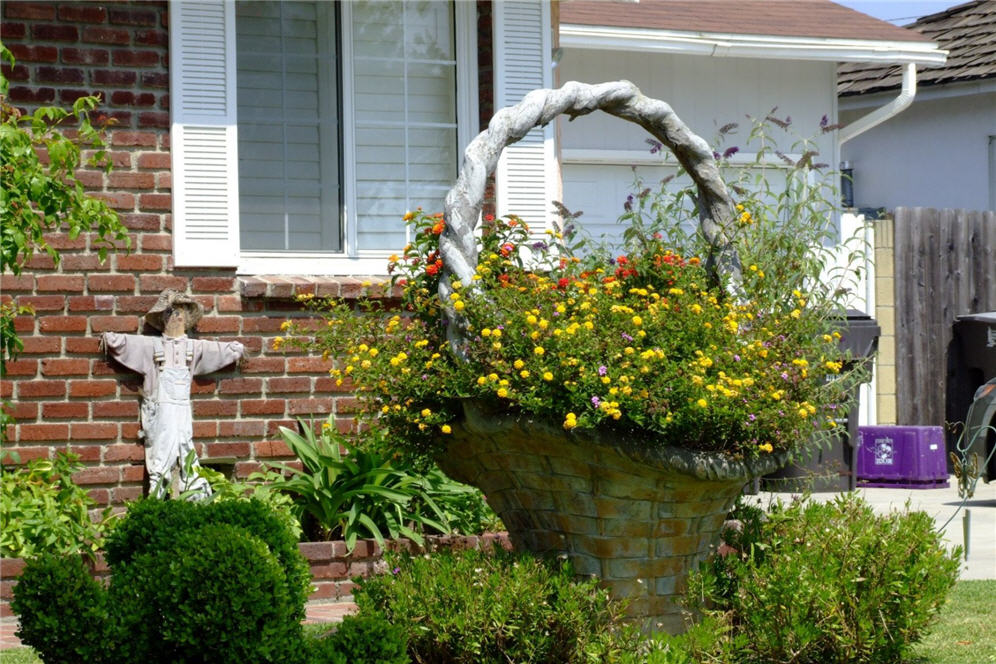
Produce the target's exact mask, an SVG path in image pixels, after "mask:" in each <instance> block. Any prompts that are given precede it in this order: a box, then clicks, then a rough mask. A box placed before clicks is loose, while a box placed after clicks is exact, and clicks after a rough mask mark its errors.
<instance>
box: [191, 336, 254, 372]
mask: <svg viewBox="0 0 996 664" xmlns="http://www.w3.org/2000/svg"><path fill="white" fill-rule="evenodd" d="M244 353H245V346H243V345H242V344H241V343H239V342H238V341H202V340H200V339H197V340H196V341H194V361H193V364H192V365H191V371H192V372H193V374H194V375H195V376H201V375H203V374H209V373H211V372H212V371H217V370H218V369H221V368H223V367H227V366H228V365H229V364H232V363H234V362H238V361H239V359H241V357H242V355H243V354H244Z"/></svg>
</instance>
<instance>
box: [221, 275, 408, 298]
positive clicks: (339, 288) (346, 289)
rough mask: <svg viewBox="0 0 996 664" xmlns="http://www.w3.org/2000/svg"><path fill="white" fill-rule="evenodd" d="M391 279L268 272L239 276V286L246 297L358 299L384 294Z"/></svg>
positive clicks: (395, 293) (398, 289)
mask: <svg viewBox="0 0 996 664" xmlns="http://www.w3.org/2000/svg"><path fill="white" fill-rule="evenodd" d="M390 283H391V280H390V278H388V277H384V276H371V277H301V276H292V275H279V274H265V275H257V276H252V277H238V278H237V280H236V285H237V287H238V290H239V293H240V294H241V295H242V297H244V298H252V299H263V300H292V299H294V298H296V297H297V296H299V295H314V296H315V297H339V298H343V299H347V300H356V299H359V298H360V297H363V296H364V295H367V296H371V297H383V294H384V293H385V288H389V287H390ZM389 296H390V297H394V298H400V297H401V287H400V286H395V287H394V288H393V289H392V290H391V292H390V293H389Z"/></svg>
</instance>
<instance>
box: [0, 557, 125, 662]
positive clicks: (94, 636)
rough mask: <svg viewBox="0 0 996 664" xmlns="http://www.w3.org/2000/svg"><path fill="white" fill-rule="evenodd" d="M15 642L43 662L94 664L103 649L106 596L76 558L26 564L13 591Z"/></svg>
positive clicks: (33, 561)
mask: <svg viewBox="0 0 996 664" xmlns="http://www.w3.org/2000/svg"><path fill="white" fill-rule="evenodd" d="M11 608H12V609H13V611H14V613H16V614H17V616H18V618H19V623H20V626H19V628H18V631H17V636H18V638H20V639H21V641H22V642H24V643H25V644H27V645H29V646H31V647H32V648H34V649H35V651H36V652H37V653H38V656H39V657H41V658H42V660H43V661H46V662H64V663H65V664H99V662H103V661H106V660H105V659H103V658H101V657H99V656H97V655H96V654H97V653H101V652H103V651H104V650H105V649H106V643H105V641H106V638H105V637H106V634H107V632H106V629H107V617H108V605H107V593H106V592H105V590H104V588H103V587H101V585H100V584H99V583H98V582H97V581H95V580H94V579H93V577H92V576H91V574H90V570H89V569H88V568H87V566H86V565H85V564H84V562H83V559H82V558H81V557H80V556H68V555H55V554H43V555H41V556H39V557H37V558H33V559H31V560H29V561H28V562H27V563H26V564H25V566H24V571H23V572H21V576H20V579H19V580H18V583H17V585H15V586H14V598H13V600H12V601H11Z"/></svg>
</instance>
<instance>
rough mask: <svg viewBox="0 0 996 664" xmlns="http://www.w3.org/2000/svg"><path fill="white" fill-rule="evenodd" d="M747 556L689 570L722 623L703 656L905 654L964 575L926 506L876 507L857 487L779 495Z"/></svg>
mask: <svg viewBox="0 0 996 664" xmlns="http://www.w3.org/2000/svg"><path fill="white" fill-rule="evenodd" d="M756 534H757V536H758V538H757V539H756V540H755V541H753V542H751V541H747V540H748V539H749V538H744V539H743V540H742V541H740V542H738V545H739V547H740V548H741V554H740V555H727V556H725V557H715V558H713V560H712V561H711V562H710V563H709V564H707V565H704V566H703V567H702V568H701V570H700V572H698V573H696V574H693V575H692V577H691V579H690V581H689V592H688V595H687V600H688V602H689V605H690V607H691V608H693V609H697V610H700V611H704V612H705V613H706V614H707V615H711V616H712V617H713V618H714V619H715V620H717V621H719V622H720V623H722V624H724V625H725V626H726V628H727V629H726V630H725V633H724V630H722V629H717V630H716V634H717V636H718V637H719V638H717V639H714V641H713V643H712V644H709V643H699V644H696V645H695V649H696V657H697V658H698V659H699V660H700V661H706V662H711V661H717V662H719V661H727V660H734V661H737V662H744V663H745V664H753V663H758V664H760V663H762V662H763V663H765V664H779V663H782V662H786V663H787V662H792V663H793V664H807V663H811V664H823V663H825V662H840V663H845V662H846V663H855V664H858V663H876V664H881V663H884V662H899V661H902V660H903V658H904V657H906V656H908V655H909V653H910V651H911V648H912V646H913V644H915V643H916V642H917V641H919V640H920V639H921V638H922V637H923V635H924V630H925V629H926V628H927V627H928V626H929V625H930V623H931V621H932V620H933V619H934V617H935V616H936V614H937V612H938V610H939V609H940V607H941V606H942V605H943V603H944V599H945V596H946V594H947V592H948V591H949V590H950V589H951V587H952V586H953V585H954V583H955V580H956V579H957V576H958V568H959V556H960V551H959V550H958V549H955V550H954V551H952V552H948V551H947V550H946V548H945V546H944V544H943V542H942V540H941V535H940V534H939V533H938V532H937V531H936V529H935V528H934V522H933V520H932V519H931V518H930V517H929V516H928V515H927V514H925V513H923V512H909V511H903V512H893V513H891V514H888V515H884V516H879V515H876V514H875V513H874V512H873V510H872V508H871V506H870V505H868V504H867V503H866V502H864V501H863V500H862V499H860V498H859V497H856V496H853V495H842V496H839V497H838V498H836V499H835V500H833V501H831V502H827V503H818V502H807V501H794V502H792V503H790V504H789V505H787V506H782V505H776V506H775V507H774V508H773V509H772V510H771V511H770V512H769V513H768V514H767V515H766V517H765V520H764V522H763V523H762V524H761V527H760V528H759V532H758V533H756Z"/></svg>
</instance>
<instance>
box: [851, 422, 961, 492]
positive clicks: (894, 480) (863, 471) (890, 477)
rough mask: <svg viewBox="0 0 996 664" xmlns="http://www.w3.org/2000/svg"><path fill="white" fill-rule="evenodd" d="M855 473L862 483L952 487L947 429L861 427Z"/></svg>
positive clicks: (919, 487)
mask: <svg viewBox="0 0 996 664" xmlns="http://www.w3.org/2000/svg"><path fill="white" fill-rule="evenodd" d="M858 431H859V432H860V437H861V445H860V447H859V448H858V451H857V462H856V464H855V465H856V466H857V467H856V468H855V472H856V474H857V479H858V484H859V485H860V486H881V487H893V488H904V489H933V488H941V487H946V486H948V465H947V459H946V458H945V451H946V448H945V443H944V429H942V428H941V427H926V426H874V427H872V426H869V427H859V429H858Z"/></svg>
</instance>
